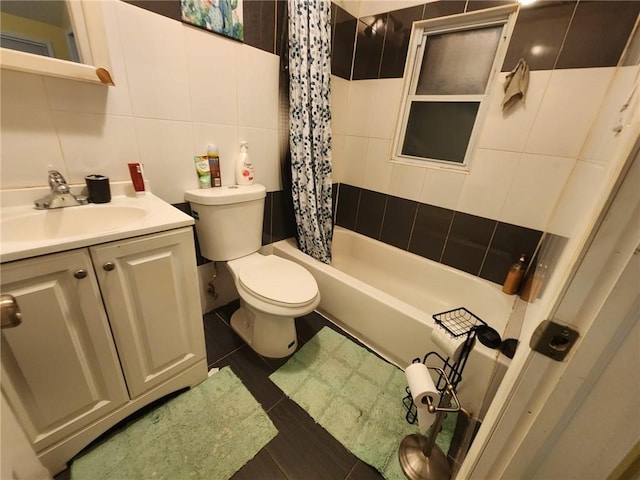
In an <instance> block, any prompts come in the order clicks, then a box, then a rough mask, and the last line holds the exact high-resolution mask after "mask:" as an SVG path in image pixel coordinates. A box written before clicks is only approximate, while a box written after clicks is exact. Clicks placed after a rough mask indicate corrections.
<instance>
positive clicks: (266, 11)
mask: <svg viewBox="0 0 640 480" xmlns="http://www.w3.org/2000/svg"><path fill="white" fill-rule="evenodd" d="M242 9H243V10H242V13H243V19H244V43H245V44H247V45H251V46H252V47H256V48H259V49H260V50H264V51H265V52H271V53H277V50H276V44H275V41H276V2H274V1H270V2H256V1H248V2H247V1H245V2H243V3H242Z"/></svg>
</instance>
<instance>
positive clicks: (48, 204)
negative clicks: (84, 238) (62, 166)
mask: <svg viewBox="0 0 640 480" xmlns="http://www.w3.org/2000/svg"><path fill="white" fill-rule="evenodd" d="M49 187H51V192H49V195H48V196H46V197H44V198H39V199H38V200H36V201H35V202H34V203H35V205H36V208H37V209H39V210H45V209H49V208H62V207H74V206H77V205H86V204H87V203H89V201H88V199H87V197H86V196H84V195H74V194H73V193H71V189H70V188H69V185H67V181H66V180H65V179H64V177H63V176H62V174H61V173H60V172H58V171H57V170H49Z"/></svg>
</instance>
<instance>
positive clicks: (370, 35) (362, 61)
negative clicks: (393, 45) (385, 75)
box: [351, 13, 387, 80]
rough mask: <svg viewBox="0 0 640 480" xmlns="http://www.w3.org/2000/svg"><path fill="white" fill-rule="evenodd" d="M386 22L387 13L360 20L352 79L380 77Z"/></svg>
mask: <svg viewBox="0 0 640 480" xmlns="http://www.w3.org/2000/svg"><path fill="white" fill-rule="evenodd" d="M386 23H387V14H386V13H385V14H380V15H375V16H371V17H363V18H361V19H359V20H358V38H357V40H356V54H355V57H354V59H353V74H352V75H351V79H352V80H365V79H369V78H380V63H381V60H382V47H383V46H384V36H385V33H386Z"/></svg>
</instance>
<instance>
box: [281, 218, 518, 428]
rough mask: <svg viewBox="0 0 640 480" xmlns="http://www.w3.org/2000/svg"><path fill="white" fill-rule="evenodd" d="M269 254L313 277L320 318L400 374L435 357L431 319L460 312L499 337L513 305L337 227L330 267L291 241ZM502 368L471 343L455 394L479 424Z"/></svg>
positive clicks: (478, 284) (496, 292) (494, 291)
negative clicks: (481, 322)
mask: <svg viewBox="0 0 640 480" xmlns="http://www.w3.org/2000/svg"><path fill="white" fill-rule="evenodd" d="M273 253H274V254H275V255H278V256H281V257H284V258H288V259H290V260H293V261H294V262H296V263H299V264H300V265H303V266H304V267H305V268H307V269H308V270H309V271H310V272H311V274H312V275H313V276H314V277H315V279H316V281H317V282H318V286H319V288H320V294H321V297H322V299H321V301H320V305H319V306H318V311H319V312H320V313H321V314H324V315H325V316H327V317H328V318H329V319H330V320H332V321H333V322H334V323H336V324H337V325H339V326H340V327H342V328H344V329H345V330H346V331H348V332H349V333H351V334H352V335H354V336H355V337H356V338H358V339H359V340H361V341H362V342H363V343H364V344H366V345H367V346H368V347H370V348H371V349H372V350H374V351H376V352H377V353H378V354H380V355H381V356H383V357H384V358H386V359H387V360H389V361H390V362H392V363H394V364H396V365H397V366H399V367H400V368H403V369H404V368H405V367H406V366H407V365H409V364H410V363H411V362H412V361H413V359H414V358H422V357H423V356H424V355H425V354H426V353H427V352H431V351H439V348H438V347H437V346H436V345H435V344H434V343H433V341H432V340H431V338H430V336H431V331H432V329H433V328H434V327H436V328H440V327H437V325H436V323H435V321H434V320H433V317H432V315H433V314H436V313H440V312H444V311H447V310H452V309H454V308H457V307H465V308H467V309H468V310H470V311H471V312H473V313H474V314H475V315H477V316H478V317H480V318H481V319H482V320H484V321H485V322H486V323H487V324H488V325H489V326H491V327H493V328H494V329H496V330H497V331H498V332H499V333H500V334H502V332H504V330H505V327H506V325H507V322H508V321H509V316H510V314H511V310H512V308H513V304H514V297H511V296H508V295H505V294H504V293H502V291H501V288H500V287H499V286H498V285H496V284H493V283H491V282H488V281H486V280H484V279H481V278H479V277H475V276H473V275H469V274H467V273H465V272H462V271H459V270H456V269H454V268H450V267H448V266H446V265H443V264H440V263H437V262H434V261H431V260H429V259H426V258H423V257H420V256H418V255H414V254H412V253H410V252H407V251H405V250H401V249H399V248H396V247H393V246H391V245H387V244H385V243H382V242H378V241H376V240H373V239H371V238H369V237H366V236H364V235H360V234H358V233H355V232H353V231H351V230H347V229H344V228H341V227H335V229H334V236H333V245H332V256H333V260H332V265H326V264H324V263H322V262H319V261H317V260H315V259H313V258H311V257H309V256H308V255H306V254H304V253H302V252H301V251H300V250H298V248H297V246H296V242H295V240H294V239H287V240H282V241H280V242H276V243H274V244H273ZM439 353H440V354H443V352H441V351H439ZM508 361H509V360H508V359H507V358H506V357H505V356H504V355H500V354H499V352H498V350H492V349H489V348H487V347H485V346H484V345H482V344H480V343H479V342H476V345H475V347H474V349H473V351H472V353H471V355H470V356H469V360H468V362H467V365H466V367H465V369H464V372H463V380H462V382H461V383H460V384H459V386H458V394H459V398H460V402H461V403H462V405H463V407H465V408H466V409H467V410H469V411H470V412H472V413H473V414H474V416H476V417H477V418H482V417H483V416H484V415H483V413H484V411H486V408H487V407H488V403H489V402H488V401H484V402H483V399H484V398H485V394H486V393H487V392H488V399H489V400H490V399H491V397H492V393H493V392H495V389H496V388H497V385H499V382H500V380H501V379H502V376H503V375H504V371H505V370H506V367H507V366H508ZM434 365H435V363H434ZM436 366H437V365H436Z"/></svg>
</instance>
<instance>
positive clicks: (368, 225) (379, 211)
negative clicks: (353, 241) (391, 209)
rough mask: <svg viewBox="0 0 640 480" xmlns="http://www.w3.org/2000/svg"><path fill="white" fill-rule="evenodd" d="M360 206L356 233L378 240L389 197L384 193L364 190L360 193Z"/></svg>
mask: <svg viewBox="0 0 640 480" xmlns="http://www.w3.org/2000/svg"><path fill="white" fill-rule="evenodd" d="M360 204H361V205H362V206H363V207H362V208H361V209H359V210H358V215H357V218H356V228H355V230H356V232H358V233H361V234H363V235H366V236H367V237H371V238H374V239H376V240H378V239H379V238H380V230H381V228H382V219H383V218H384V210H385V207H386V206H387V196H386V195H385V194H384V193H378V192H373V191H371V190H365V189H362V190H361V191H360Z"/></svg>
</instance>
